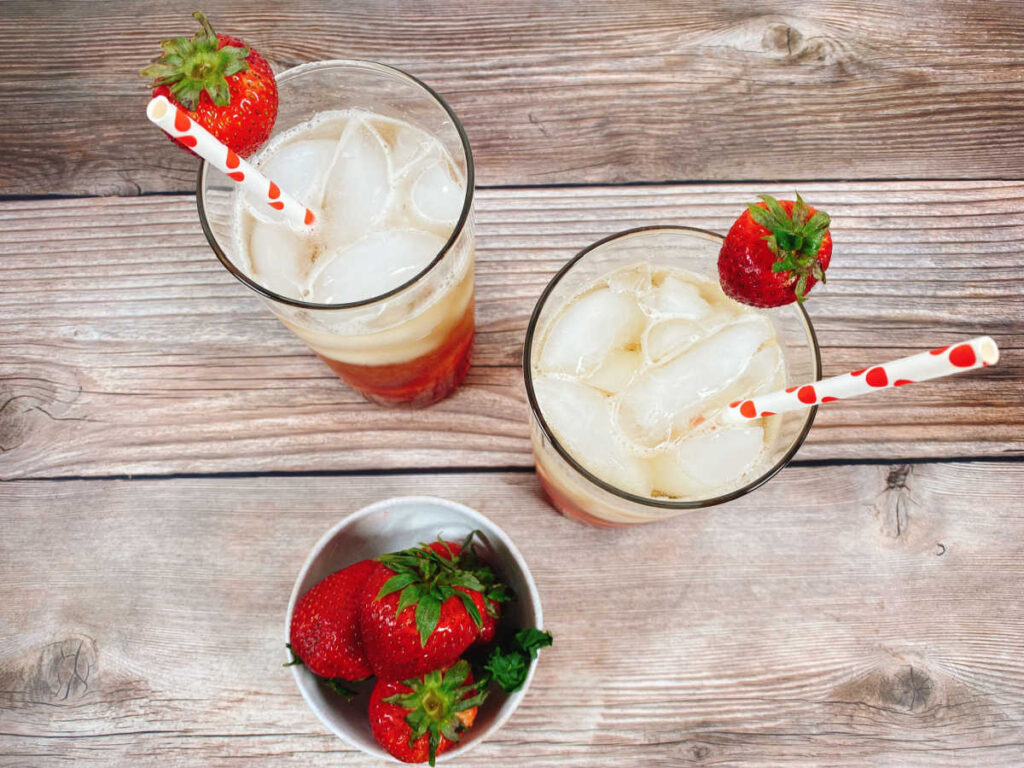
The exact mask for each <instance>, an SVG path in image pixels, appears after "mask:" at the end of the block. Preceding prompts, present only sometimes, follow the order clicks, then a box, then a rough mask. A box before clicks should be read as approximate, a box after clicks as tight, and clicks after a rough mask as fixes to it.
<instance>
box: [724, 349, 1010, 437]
mask: <svg viewBox="0 0 1024 768" xmlns="http://www.w3.org/2000/svg"><path fill="white" fill-rule="evenodd" d="M998 361H999V347H997V346H996V343H995V341H993V340H992V338H991V337H989V336H978V337H976V338H973V339H968V340H967V341H962V342H960V343H959V344H952V345H950V346H948V347H940V348H938V349H933V350H930V351H928V352H921V353H920V354H917V355H910V356H909V357H901V358H900V359H899V360H892V361H890V362H888V363H880V364H878V365H871V366H868V367H867V368H861V369H860V370H857V371H851V372H850V373H844V374H842V375H841V376H833V377H832V378H830V379H822V380H821V381H813V382H809V383H807V384H803V385H797V386H795V387H787V388H786V389H780V390H779V391H777V392H769V393H767V394H764V395H758V396H757V397H752V398H749V399H747V400H737V401H735V402H733V403H730V404H729V407H728V408H726V409H725V411H724V413H723V414H722V421H723V422H725V423H726V424H740V423H743V422H745V421H749V420H751V419H759V418H761V417H762V416H774V415H775V414H777V413H786V412H787V411H796V410H799V409H801V408H808V407H810V406H812V405H821V404H822V403H831V402H833V401H835V400H842V399H844V398H848V397H857V396H858V395H864V394H867V393H868V392H875V391H877V390H879V389H886V388H887V387H902V386H904V385H905V384H914V383H916V382H918V381H927V380H928V379H938V378H940V377H942V376H949V375H951V374H954V373H963V372H964V371H970V370H973V369H975V368H982V367H985V366H989V365H995V364H996V363H997V362H998Z"/></svg>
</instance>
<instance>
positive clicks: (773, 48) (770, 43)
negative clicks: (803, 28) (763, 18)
mask: <svg viewBox="0 0 1024 768" xmlns="http://www.w3.org/2000/svg"><path fill="white" fill-rule="evenodd" d="M762 44H763V45H764V48H765V50H766V51H768V52H770V53H775V54H777V55H780V56H784V57H787V58H788V57H795V56H799V54H800V52H801V51H803V49H804V36H803V34H802V33H801V32H800V30H798V29H796V28H795V27H792V26H790V25H789V24H784V23H779V24H772V25H771V26H770V27H768V29H767V30H766V31H765V33H764V38H763V40H762Z"/></svg>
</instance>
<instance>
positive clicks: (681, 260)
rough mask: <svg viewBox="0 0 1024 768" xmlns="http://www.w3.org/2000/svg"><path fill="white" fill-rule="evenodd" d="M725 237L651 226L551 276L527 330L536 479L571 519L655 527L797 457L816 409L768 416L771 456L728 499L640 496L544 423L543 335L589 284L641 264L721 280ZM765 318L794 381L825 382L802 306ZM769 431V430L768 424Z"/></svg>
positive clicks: (596, 247)
mask: <svg viewBox="0 0 1024 768" xmlns="http://www.w3.org/2000/svg"><path fill="white" fill-rule="evenodd" d="M721 245H722V237H721V235H717V234H714V233H713V232H705V231H703V230H699V229H692V228H689V227H669V226H664V227H644V228H640V229H632V230H628V231H626V232H621V233H619V234H615V235H612V236H611V237H607V238H605V239H603V240H600V241H599V242H597V243H594V244H593V245H591V246H590V247H588V248H586V249H584V250H583V251H581V252H580V253H579V254H577V255H576V256H575V257H574V258H573V259H571V260H570V261H569V262H568V263H567V264H566V265H565V266H564V267H562V269H561V270H559V272H558V274H556V275H555V276H554V278H552V280H551V282H550V283H549V284H548V286H547V288H545V289H544V292H543V293H542V294H541V297H540V299H539V300H538V302H537V306H536V307H535V309H534V311H533V316H532V317H531V318H530V323H529V326H528V327H527V331H526V344H525V348H524V356H523V373H524V375H525V377H526V392H527V396H528V398H529V401H530V407H531V409H532V418H531V438H532V441H533V453H534V459H535V462H536V466H537V475H538V477H539V479H540V482H541V485H542V486H543V487H544V489H545V491H546V492H547V494H548V497H549V498H550V499H551V501H552V503H553V504H554V506H555V507H556V508H557V509H558V510H559V511H560V512H562V513H563V514H564V515H566V516H567V517H570V518H574V519H577V520H581V521H583V522H587V523H591V524H593V525H599V526H623V525H630V524H635V523H649V522H654V521H657V520H663V519H665V518H668V517H673V516H675V515H678V514H680V513H682V512H685V511H686V510H691V509H700V508H702V507H710V506H712V505H715V504H721V503H723V502H727V501H731V500H733V499H736V498H738V497H740V496H743V495H744V494H747V493H749V492H750V491H752V490H754V489H755V488H757V487H758V486H760V485H762V484H763V483H765V482H766V481H767V480H769V479H770V478H771V477H772V476H773V475H775V474H776V473H777V472H778V471H779V470H781V469H782V468H783V467H784V466H786V464H788V463H789V461H790V460H791V459H792V458H793V455H794V454H795V453H796V452H797V450H799V448H800V446H801V445H802V444H803V441H804V438H805V437H806V436H807V433H808V431H809V430H810V428H811V423H812V422H813V421H814V415H815V413H816V410H817V409H816V408H809V409H807V410H804V411H796V412H791V413H785V414H778V415H775V416H771V417H768V418H769V419H771V420H772V421H773V422H774V423H773V424H772V425H771V431H772V432H773V434H774V439H773V440H772V441H771V443H770V445H769V447H768V451H769V454H768V456H767V457H766V458H765V459H764V460H763V461H762V462H761V463H760V465H759V467H760V468H762V469H759V470H758V472H757V476H756V477H746V478H744V484H743V485H742V487H738V488H736V489H734V490H731V491H730V492H728V493H724V494H722V495H718V496H714V497H709V498H698V499H686V500H680V499H672V498H653V497H647V496H638V495H636V494H634V493H630V492H628V491H624V490H622V489H621V488H617V487H615V486H614V485H612V484H610V483H608V482H606V481H605V480H603V479H601V478H600V477H597V476H595V475H594V474H593V473H592V472H590V471H588V470H587V469H586V468H584V467H583V466H581V465H580V463H579V462H578V461H576V459H574V458H573V456H572V455H571V454H570V452H569V451H568V450H566V448H565V447H564V446H563V445H561V444H560V443H559V441H558V439H557V438H556V437H555V435H554V434H553V432H552V430H551V428H550V427H549V426H548V423H547V421H546V420H545V418H544V412H543V411H542V409H541V408H540V406H539V404H538V400H537V396H536V393H535V391H534V382H533V373H534V371H533V368H534V360H535V359H537V357H538V355H539V353H540V348H541V345H542V343H543V341H544V334H545V332H546V330H547V328H548V326H549V325H550V323H551V321H552V319H553V318H554V317H555V316H556V315H557V314H558V312H559V310H560V309H561V308H562V307H563V306H564V305H565V304H566V303H567V302H568V301H570V300H571V299H572V298H573V297H575V296H576V295H578V294H579V293H580V291H582V290H583V289H584V288H586V287H587V286H589V285H591V284H593V283H594V282H595V281H596V280H598V279H599V278H601V277H603V276H605V275H607V274H608V273H609V272H611V271H613V270H616V269H619V268H622V267H625V266H627V265H631V264H636V263H640V262H645V261H646V262H648V263H650V264H651V265H652V266H654V267H667V268H671V269H679V270H685V271H688V272H691V273H695V274H697V275H701V276H705V277H710V278H712V279H715V280H716V281H717V274H718V272H717V263H718V252H719V250H720V249H721ZM765 315H766V316H767V317H768V318H769V319H770V320H771V322H772V324H773V326H774V327H775V332H776V336H777V338H778V341H779V346H780V350H781V352H782V357H783V359H784V361H785V367H786V377H787V383H789V382H802V381H812V380H816V379H819V378H820V377H821V358H820V356H819V351H818V341H817V338H816V337H815V335H814V329H813V328H812V326H811V321H810V318H808V316H807V313H806V312H805V311H804V308H803V306H801V305H799V304H790V305H787V306H784V307H779V308H776V309H772V310H765ZM766 431H768V428H767V426H766Z"/></svg>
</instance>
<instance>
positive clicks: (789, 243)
mask: <svg viewBox="0 0 1024 768" xmlns="http://www.w3.org/2000/svg"><path fill="white" fill-rule="evenodd" d="M758 197H759V198H760V199H761V200H763V201H764V202H765V205H767V206H768V209H767V210H765V209H764V208H762V207H761V206H759V205H754V204H753V203H751V204H750V205H749V206H747V209H748V210H749V211H750V215H751V217H752V218H753V219H754V221H756V222H757V223H758V224H760V225H761V226H762V227H764V228H765V229H767V230H768V231H769V232H771V234H770V235H765V236H764V241H765V243H767V245H768V250H770V251H771V252H772V253H774V254H775V255H776V257H778V258H777V260H776V262H775V263H774V264H772V272H791V273H792V276H791V278H790V279H791V280H794V281H795V283H794V285H793V293H795V294H796V300H797V301H800V302H802V301H803V300H804V298H805V297H806V294H807V279H808V277H813V278H814V279H815V280H820V281H821V282H823V283H824V282H825V270H824V269H822V268H821V264H820V263H819V262H818V251H820V250H821V243H822V240H824V239H825V235H826V234H827V233H828V228H829V225H830V224H831V219H830V218H829V215H828V214H827V213H825V212H824V211H815V213H814V214H813V215H812V214H811V210H810V208H809V207H808V205H807V203H805V202H804V200H803V198H802V197H800V193H799V192H797V193H796V202H795V203H794V204H793V215H792V216H789V215H788V214H787V213H786V211H785V209H784V208H783V207H782V206H781V205H779V201H778V200H776V199H775V198H774V197H772V196H771V195H758Z"/></svg>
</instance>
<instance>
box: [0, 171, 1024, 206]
mask: <svg viewBox="0 0 1024 768" xmlns="http://www.w3.org/2000/svg"><path fill="white" fill-rule="evenodd" d="M964 181H974V182H979V183H985V182H1010V183H1012V182H1024V176H986V177H983V178H968V177H958V178H945V177H940V176H934V177H933V176H914V177H910V176H907V177H902V176H896V177H881V176H880V177H877V178H860V177H839V176H837V177H834V178H820V179H818V178H816V179H796V178H794V179H757V178H751V179H731V178H730V179H669V180H667V181H665V180H661V181H619V182H610V183H606V182H602V181H593V182H566V183H564V184H559V183H548V184H476V185H475V186H474V189H476V190H499V191H504V190H517V189H521V190H544V189H589V188H595V187H623V188H629V187H673V186H675V187H679V186H683V187H697V186H728V185H734V184H764V185H765V186H779V185H785V184H792V185H794V186H805V185H811V184H887V183H896V184H955V183H957V182H964ZM194 194H195V189H193V188H188V189H180V190H176V191H168V190H159V191H148V192H144V191H140V192H138V193H136V194H131V195H95V194H80V195H76V194H43V195H24V194H14V195H5V194H0V203H10V202H19V201H31V200H82V199H86V200H87V199H89V198H93V197H97V198H108V197H179V196H181V195H194Z"/></svg>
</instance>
